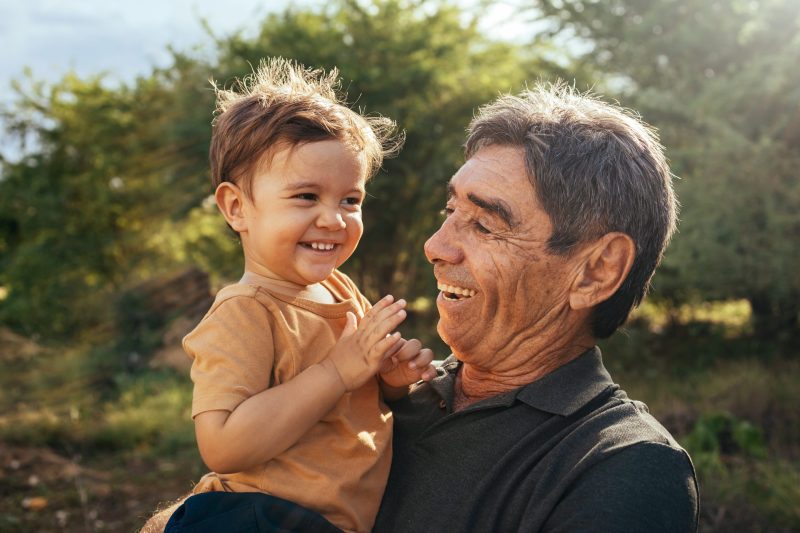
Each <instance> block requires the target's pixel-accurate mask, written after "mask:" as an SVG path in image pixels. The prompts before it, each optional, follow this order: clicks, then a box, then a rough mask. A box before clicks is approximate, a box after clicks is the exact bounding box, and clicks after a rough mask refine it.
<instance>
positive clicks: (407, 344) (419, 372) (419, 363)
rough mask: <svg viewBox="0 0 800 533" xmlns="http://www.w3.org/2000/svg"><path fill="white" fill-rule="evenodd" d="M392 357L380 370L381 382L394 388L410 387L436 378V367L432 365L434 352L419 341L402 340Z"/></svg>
mask: <svg viewBox="0 0 800 533" xmlns="http://www.w3.org/2000/svg"><path fill="white" fill-rule="evenodd" d="M397 344H398V346H397V347H396V348H395V349H394V350H393V352H392V353H391V356H390V357H387V358H386V359H384V361H383V363H382V364H381V368H380V376H381V381H383V383H385V384H386V385H388V386H390V387H393V388H402V387H408V385H411V384H413V383H416V382H417V381H419V380H423V381H430V380H432V379H433V378H435V377H436V367H434V366H433V365H432V364H431V361H433V352H432V351H431V350H430V349H428V348H423V347H422V343H421V342H419V341H418V340H417V339H411V340H408V341H407V340H405V339H400V340H399V341H398V343H397Z"/></svg>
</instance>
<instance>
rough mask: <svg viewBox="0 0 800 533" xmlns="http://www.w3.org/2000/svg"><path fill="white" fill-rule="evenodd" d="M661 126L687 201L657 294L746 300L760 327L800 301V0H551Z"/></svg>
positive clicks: (781, 326) (559, 22) (616, 81)
mask: <svg viewBox="0 0 800 533" xmlns="http://www.w3.org/2000/svg"><path fill="white" fill-rule="evenodd" d="M536 5H537V8H538V9H539V10H540V13H541V14H542V15H543V16H544V17H546V18H549V19H550V20H551V21H552V22H553V23H554V24H553V33H557V34H561V35H567V34H568V35H572V36H574V37H576V38H578V39H582V40H583V41H584V43H585V45H586V46H585V50H586V53H585V54H584V56H583V58H582V59H583V60H584V61H588V62H592V63H594V64H595V65H597V66H598V67H599V68H600V69H601V70H603V71H604V72H605V73H606V74H607V75H608V76H609V77H610V79H611V82H610V83H609V86H614V87H618V88H619V96H620V98H621V99H622V100H623V101H624V102H625V103H626V104H627V105H630V106H632V107H634V108H636V109H637V110H639V111H640V112H641V113H642V114H643V116H644V118H645V119H646V120H647V121H648V122H650V123H651V124H654V125H655V126H657V127H658V128H659V129H660V131H661V135H662V141H663V143H664V144H665V145H666V147H667V152H668V155H669V157H670V159H671V162H672V166H673V170H674V172H675V173H676V174H677V175H678V176H679V177H680V178H681V179H680V180H678V181H677V183H676V187H677V190H678V193H679V196H680V199H681V202H682V204H683V209H682V214H681V219H682V221H681V225H680V233H679V234H678V236H677V237H676V239H675V241H674V242H673V244H672V245H671V247H670V249H669V251H668V254H667V257H666V259H665V263H664V265H663V267H662V269H661V271H660V273H659V274H658V275H657V276H656V279H655V286H656V288H657V293H658V294H659V295H661V296H662V297H668V298H671V299H674V300H678V301H686V300H687V299H690V298H700V299H728V298H745V299H747V300H749V301H750V303H751V307H752V309H753V314H754V318H755V325H756V328H757V331H758V333H760V334H762V335H772V334H774V333H775V332H776V331H778V330H781V331H792V330H794V329H795V328H796V327H797V320H798V311H800V268H799V267H800V252H798V249H799V248H798V246H797V242H798V236H800V179H798V173H797V169H798V168H800V152H798V151H797V146H799V145H800V115H798V109H800V69H798V68H797V65H799V64H800V4H798V3H797V2H795V1H793V0H760V1H749V0H748V1H744V0H732V1H729V2H707V1H704V0H673V1H669V2H642V1H640V0H611V1H608V2H594V1H580V0H560V1H555V0H543V1H540V2H537V3H536Z"/></svg>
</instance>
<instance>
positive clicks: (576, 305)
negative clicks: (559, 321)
mask: <svg viewBox="0 0 800 533" xmlns="http://www.w3.org/2000/svg"><path fill="white" fill-rule="evenodd" d="M581 255H582V256H583V257H584V261H583V265H582V266H581V270H580V272H579V274H578V276H577V277H576V278H575V281H574V283H573V285H572V287H571V289H572V290H571V292H570V295H569V304H570V306H571V307H572V308H573V309H590V308H592V307H594V306H595V305H597V304H599V303H600V302H604V301H605V300H608V299H609V298H611V296H612V295H613V294H614V293H615V292H617V289H619V287H620V285H622V282H624V281H625V278H626V277H628V272H630V270H631V266H632V265H633V260H634V258H635V257H636V244H635V243H634V242H633V239H632V238H631V237H630V236H629V235H627V234H625V233H620V232H612V233H606V234H605V235H603V236H602V237H601V238H599V239H597V240H596V241H594V242H593V243H591V244H589V245H587V247H586V248H585V249H584V250H583V251H582V253H581Z"/></svg>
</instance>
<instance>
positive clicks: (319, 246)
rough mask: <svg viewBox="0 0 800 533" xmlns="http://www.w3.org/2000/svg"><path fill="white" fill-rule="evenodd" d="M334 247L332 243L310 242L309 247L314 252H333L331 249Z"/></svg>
mask: <svg viewBox="0 0 800 533" xmlns="http://www.w3.org/2000/svg"><path fill="white" fill-rule="evenodd" d="M334 246H336V245H335V244H333V243H332V242H312V243H311V247H312V248H313V249H315V250H333V247H334Z"/></svg>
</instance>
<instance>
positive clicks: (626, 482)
mask: <svg viewBox="0 0 800 533" xmlns="http://www.w3.org/2000/svg"><path fill="white" fill-rule="evenodd" d="M531 505H535V502H531ZM698 511H699V495H698V488H697V481H696V478H695V474H694V468H693V467H692V464H691V461H690V460H689V457H688V455H686V452H684V451H682V450H678V449H675V448H672V447H670V446H667V445H665V444H659V443H654V442H644V443H640V444H635V445H633V446H631V447H629V448H627V449H625V450H623V451H621V452H619V453H617V454H615V455H613V456H611V457H609V458H608V459H606V460H604V461H602V462H600V463H598V464H597V465H595V466H594V467H592V468H591V469H590V470H588V471H587V472H586V473H585V474H584V475H582V476H581V477H580V478H578V479H577V480H576V481H575V483H574V485H573V488H572V489H571V490H570V491H569V492H568V493H567V494H566V496H565V497H564V498H563V499H562V500H561V501H560V502H559V504H558V505H557V506H556V508H555V509H554V510H553V513H552V515H551V516H550V518H549V519H548V520H547V523H546V525H545V527H544V528H543V531H546V532H548V533H557V532H558V533H560V532H565V533H566V532H576V531H577V532H580V531H597V532H601V531H602V532H603V533H615V532H619V533H622V532H632V531H647V532H648V533H658V532H664V533H667V532H669V533H683V532H693V531H696V530H697V519H698Z"/></svg>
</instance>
